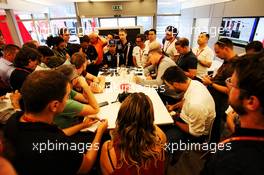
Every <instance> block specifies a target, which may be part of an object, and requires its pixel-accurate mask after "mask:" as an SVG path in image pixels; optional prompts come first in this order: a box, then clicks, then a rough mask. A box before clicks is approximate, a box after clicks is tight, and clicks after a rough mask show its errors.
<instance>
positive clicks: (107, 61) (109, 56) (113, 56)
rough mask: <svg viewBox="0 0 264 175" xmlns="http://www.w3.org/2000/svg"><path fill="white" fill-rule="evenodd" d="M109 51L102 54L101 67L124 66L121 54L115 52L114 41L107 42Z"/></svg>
mask: <svg viewBox="0 0 264 175" xmlns="http://www.w3.org/2000/svg"><path fill="white" fill-rule="evenodd" d="M108 47H109V50H108V52H106V53H105V54H104V60H103V66H104V67H105V68H115V67H119V66H121V65H124V64H125V60H124V58H123V56H122V54H120V53H118V52H117V49H116V42H115V40H110V41H109V45H108Z"/></svg>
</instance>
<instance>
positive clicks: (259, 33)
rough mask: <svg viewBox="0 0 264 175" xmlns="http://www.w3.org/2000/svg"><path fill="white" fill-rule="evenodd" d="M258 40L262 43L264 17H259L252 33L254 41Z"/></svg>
mask: <svg viewBox="0 0 264 175" xmlns="http://www.w3.org/2000/svg"><path fill="white" fill-rule="evenodd" d="M256 40H258V41H260V42H262V44H263V45H264V17H261V18H259V21H258V25H257V28H256V32H255V35H254V41H256Z"/></svg>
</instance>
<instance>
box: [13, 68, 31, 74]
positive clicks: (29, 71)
mask: <svg viewBox="0 0 264 175" xmlns="http://www.w3.org/2000/svg"><path fill="white" fill-rule="evenodd" d="M16 69H17V70H22V71H25V72H27V73H31V72H30V71H29V70H26V69H22V68H19V67H17V68H16Z"/></svg>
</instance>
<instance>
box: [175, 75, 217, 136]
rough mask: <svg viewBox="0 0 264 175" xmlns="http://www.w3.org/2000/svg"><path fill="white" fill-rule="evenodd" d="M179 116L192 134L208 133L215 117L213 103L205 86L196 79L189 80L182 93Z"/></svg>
mask: <svg viewBox="0 0 264 175" xmlns="http://www.w3.org/2000/svg"><path fill="white" fill-rule="evenodd" d="M183 100H184V102H183V106H182V110H181V113H180V118H181V119H182V120H183V121H184V122H185V123H187V124H188V126H189V132H190V134H191V135H193V136H196V137H198V136H202V135H208V134H209V131H210V126H211V123H212V121H213V119H214V118H215V115H216V114H215V103H214V99H213V97H212V96H211V94H210V92H209V91H208V90H207V88H206V87H205V86H204V85H203V84H202V83H200V82H199V81H196V80H191V82H190V85H189V87H188V89H187V91H186V92H185V93H184V97H183Z"/></svg>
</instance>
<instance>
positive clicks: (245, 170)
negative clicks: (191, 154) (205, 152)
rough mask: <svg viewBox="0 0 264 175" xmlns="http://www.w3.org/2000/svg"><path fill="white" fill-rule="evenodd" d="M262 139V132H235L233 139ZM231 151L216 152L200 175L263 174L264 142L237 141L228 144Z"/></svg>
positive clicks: (241, 130)
mask: <svg viewBox="0 0 264 175" xmlns="http://www.w3.org/2000/svg"><path fill="white" fill-rule="evenodd" d="M241 136H246V137H248V136H249V137H252V136H253V137H264V130H256V129H242V128H239V129H237V130H236V132H235V134H234V137H241ZM228 143H229V144H230V147H231V150H225V151H219V150H218V151H217V152H216V153H215V154H214V155H213V157H212V158H211V159H210V160H209V161H207V163H206V164H205V167H204V170H203V171H202V173H201V174H202V175H207V174H210V175H223V174H227V175H229V174H230V175H234V174H239V175H248V174H250V175H260V174H263V172H264V166H263V162H264V149H263V148H264V141H257V140H255V141H252V140H250V141H249V140H237V141H231V142H228Z"/></svg>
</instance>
